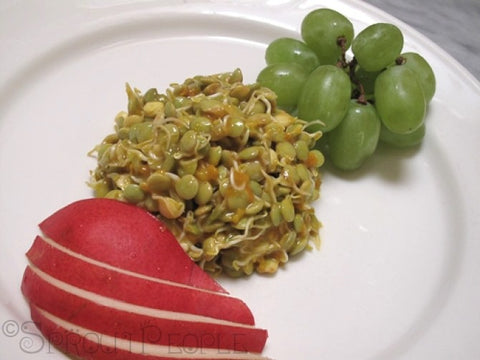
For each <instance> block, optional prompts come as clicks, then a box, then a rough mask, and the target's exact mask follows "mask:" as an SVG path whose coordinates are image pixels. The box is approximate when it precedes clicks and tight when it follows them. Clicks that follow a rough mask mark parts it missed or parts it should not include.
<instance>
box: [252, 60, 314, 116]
mask: <svg viewBox="0 0 480 360" xmlns="http://www.w3.org/2000/svg"><path fill="white" fill-rule="evenodd" d="M307 77H308V71H307V70H305V69H304V68H303V67H302V66H300V65H298V64H295V63H278V64H272V65H267V67H265V68H264V69H263V70H262V71H260V73H259V74H258V76H257V82H258V83H259V84H260V85H262V86H265V87H267V88H269V89H271V90H273V91H274V92H275V93H276V94H277V104H278V106H279V107H281V108H283V109H284V110H291V109H293V108H295V107H296V105H297V101H298V97H299V94H300V91H301V90H302V86H303V84H304V83H305V82H306V81H307Z"/></svg>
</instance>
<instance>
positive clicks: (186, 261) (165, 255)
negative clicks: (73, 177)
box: [39, 198, 227, 293]
mask: <svg viewBox="0 0 480 360" xmlns="http://www.w3.org/2000/svg"><path fill="white" fill-rule="evenodd" d="M39 227H40V229H41V230H42V231H43V233H44V234H45V236H46V237H48V238H50V239H53V240H54V241H55V242H57V243H58V244H60V245H62V246H65V247H66V248H68V249H70V250H72V251H74V252H77V253H79V254H81V255H84V256H87V257H89V258H91V259H95V260H98V261H101V262H104V263H107V264H110V265H112V266H115V267H119V268H122V269H124V270H130V271H134V272H137V273H140V274H143V275H147V276H151V277H156V278H159V279H163V280H168V281H172V282H176V283H181V284H185V285H189V286H194V287H198V288H202V289H206V290H212V291H218V292H223V293H227V291H226V290H225V289H224V288H223V287H222V286H220V284H219V283H218V282H216V281H215V280H213V279H212V278H211V277H210V276H209V275H208V274H207V273H205V272H204V271H203V270H202V269H201V268H200V267H198V266H197V265H196V264H195V263H194V262H193V261H191V259H190V258H189V257H188V256H187V257H185V255H184V253H185V252H184V251H183V249H182V248H181V246H180V244H179V243H178V241H176V239H175V237H174V236H173V234H172V233H171V232H170V231H169V230H168V229H167V227H166V226H165V225H164V224H163V223H161V222H160V221H159V220H158V219H157V218H155V217H154V216H153V215H151V214H150V213H148V212H147V211H145V210H143V209H141V208H139V207H138V206H135V205H133V204H127V203H124V202H121V201H118V200H113V199H101V198H97V199H85V200H79V201H76V202H73V203H71V204H70V205H68V206H66V207H64V208H62V209H60V210H58V211H57V212H55V213H54V214H53V215H51V216H50V217H48V218H47V219H45V220H44V221H42V222H41V223H40V225H39Z"/></svg>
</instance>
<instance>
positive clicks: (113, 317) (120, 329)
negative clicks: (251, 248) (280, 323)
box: [22, 267, 266, 352]
mask: <svg viewBox="0 0 480 360" xmlns="http://www.w3.org/2000/svg"><path fill="white" fill-rule="evenodd" d="M22 289H23V293H24V295H25V296H26V297H27V298H29V299H31V303H32V304H33V305H35V306H36V307H38V308H40V309H42V310H45V311H47V312H49V313H51V314H52V315H55V316H56V317H58V318H61V319H65V320H68V321H69V322H71V323H73V324H75V325H77V326H80V327H83V328H87V329H89V330H91V331H92V332H95V333H97V334H102V335H107V336H112V337H119V338H124V339H126V340H131V341H138V342H145V343H152V344H158V345H167V346H171V347H182V346H184V347H192V348H194V347H198V346H199V345H202V344H203V345H208V346H209V347H212V348H216V349H227V350H233V351H249V352H261V351H262V349H263V346H264V343H265V341H264V339H265V338H266V332H265V330H261V329H257V328H255V327H242V326H240V324H236V323H231V324H230V325H226V324H223V323H213V322H210V323H209V322H200V321H198V320H197V321H195V320H192V321H185V320H175V319H165V318H160V317H156V316H153V315H144V314H140V313H138V312H135V309H132V311H128V309H125V310H119V309H116V308H115V307H113V306H107V305H101V304H99V303H97V302H95V301H93V300H90V299H88V298H84V297H80V296H77V295H74V294H72V293H70V292H68V291H64V290H62V289H60V288H58V287H56V286H53V285H51V284H50V283H48V282H47V281H45V280H44V279H42V278H41V277H40V276H38V275H37V274H36V273H35V272H34V271H33V270H32V269H31V268H30V267H29V268H27V269H26V270H25V273H24V278H23V286H22ZM59 299H61V301H58V300H59ZM127 308H128V306H127ZM72 309H75V310H74V311H72Z"/></svg>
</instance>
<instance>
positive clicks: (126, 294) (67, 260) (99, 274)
mask: <svg viewBox="0 0 480 360" xmlns="http://www.w3.org/2000/svg"><path fill="white" fill-rule="evenodd" d="M49 242H51V243H52V241H49ZM51 243H48V242H47V241H46V240H44V239H42V238H41V237H40V236H37V237H36V239H35V241H34V242H33V245H32V247H31V248H30V249H29V250H28V252H27V258H28V259H29V260H30V263H31V264H33V265H35V266H36V267H38V268H39V269H40V270H42V271H43V272H45V273H47V274H49V275H51V276H53V277H55V278H57V279H58V280H61V281H64V282H67V283H69V284H71V285H73V286H75V287H78V288H80V289H84V290H88V291H91V292H94V293H97V294H99V295H102V296H106V297H110V298H114V299H118V300H121V301H125V302H128V303H130V304H135V305H141V306H146V307H151V308H160V309H163V310H169V311H176V312H182V313H189V314H195V315H203V316H209V317H212V318H216V319H222V320H228V321H233V322H238V323H242V324H247V325H254V318H253V315H252V313H251V311H250V309H248V307H247V306H246V305H245V303H244V302H243V301H241V300H240V299H237V298H235V297H232V296H230V295H227V294H224V293H218V292H213V291H209V290H201V289H198V288H194V287H189V286H187V285H180V286H179V285H175V284H173V283H171V282H167V283H165V282H161V281H155V279H154V278H147V277H137V276H132V274H131V273H123V272H121V269H114V268H105V267H102V266H99V265H97V264H95V263H91V262H87V261H84V260H81V259H80V258H77V257H76V256H72V253H70V254H69V253H67V252H65V251H67V250H66V249H63V250H64V251H62V250H60V249H58V248H57V247H55V246H52V245H51ZM78 269H85V270H86V271H78ZM87 269H88V270H87ZM213 304H214V306H213Z"/></svg>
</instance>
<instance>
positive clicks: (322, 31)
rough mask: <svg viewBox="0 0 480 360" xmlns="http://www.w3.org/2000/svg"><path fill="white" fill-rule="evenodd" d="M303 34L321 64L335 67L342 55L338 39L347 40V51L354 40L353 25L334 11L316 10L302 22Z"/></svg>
mask: <svg viewBox="0 0 480 360" xmlns="http://www.w3.org/2000/svg"><path fill="white" fill-rule="evenodd" d="M301 34H302V38H303V40H304V41H305V43H306V44H307V45H308V46H309V47H310V48H311V49H313V51H315V53H316V54H317V57H318V59H319V60H320V64H323V65H325V64H331V65H334V64H335V63H336V62H337V61H338V60H339V59H340V58H341V55H342V48H341V47H340V46H339V45H338V39H339V38H340V37H343V38H344V39H345V49H348V48H349V47H350V44H351V42H352V39H353V34H354V30H353V25H352V23H351V22H350V20H348V19H347V18H346V17H345V16H343V15H342V14H340V13H339V12H337V11H335V10H332V9H324V8H323V9H316V10H313V11H311V12H310V13H308V14H307V15H306V16H305V17H304V18H303V21H302V25H301Z"/></svg>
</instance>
